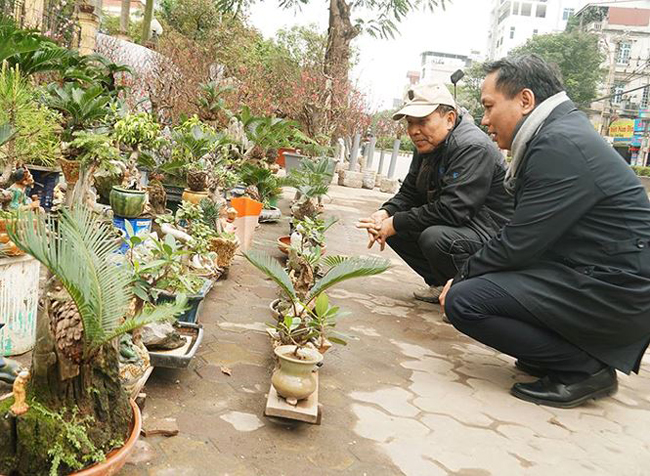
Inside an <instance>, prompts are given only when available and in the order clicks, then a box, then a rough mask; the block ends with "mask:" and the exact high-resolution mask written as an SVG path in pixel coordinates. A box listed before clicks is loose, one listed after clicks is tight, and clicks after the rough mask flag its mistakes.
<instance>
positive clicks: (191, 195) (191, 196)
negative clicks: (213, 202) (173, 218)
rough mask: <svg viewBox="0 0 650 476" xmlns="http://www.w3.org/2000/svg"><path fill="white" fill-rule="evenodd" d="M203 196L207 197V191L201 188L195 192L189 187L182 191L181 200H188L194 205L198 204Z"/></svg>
mask: <svg viewBox="0 0 650 476" xmlns="http://www.w3.org/2000/svg"><path fill="white" fill-rule="evenodd" d="M204 198H208V191H207V190H203V191H201V192H195V191H194V190H190V189H189V188H186V189H185V190H184V191H183V201H184V202H190V203H193V204H195V205H198V204H199V202H200V201H201V200H203V199H204Z"/></svg>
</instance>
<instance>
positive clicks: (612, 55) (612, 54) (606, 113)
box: [600, 40, 618, 136]
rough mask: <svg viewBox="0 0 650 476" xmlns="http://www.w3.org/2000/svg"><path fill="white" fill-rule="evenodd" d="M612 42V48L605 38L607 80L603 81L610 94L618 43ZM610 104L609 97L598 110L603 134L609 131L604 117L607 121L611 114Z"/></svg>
mask: <svg viewBox="0 0 650 476" xmlns="http://www.w3.org/2000/svg"><path fill="white" fill-rule="evenodd" d="M613 43H614V47H613V48H612V46H611V45H610V44H608V43H607V40H605V44H606V45H607V52H608V59H609V69H608V71H607V80H606V81H605V91H607V94H611V92H612V87H613V85H614V75H615V74H616V48H617V45H618V43H617V42H616V41H613ZM611 106H612V99H611V98H610V99H608V100H607V101H605V102H604V103H603V109H602V111H601V112H600V134H601V135H603V136H606V135H608V132H609V131H608V127H609V124H606V123H605V117H607V119H608V121H607V122H609V117H610V116H611Z"/></svg>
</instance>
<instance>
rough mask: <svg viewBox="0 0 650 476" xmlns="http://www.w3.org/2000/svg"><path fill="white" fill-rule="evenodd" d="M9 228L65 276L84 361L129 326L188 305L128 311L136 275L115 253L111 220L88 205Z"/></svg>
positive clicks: (29, 216) (26, 248) (53, 270)
mask: <svg viewBox="0 0 650 476" xmlns="http://www.w3.org/2000/svg"><path fill="white" fill-rule="evenodd" d="M7 231H8V233H9V236H10V238H11V240H12V241H13V242H14V243H16V245H17V246H18V247H19V248H21V249H22V250H24V251H25V252H27V253H28V254H30V255H32V256H33V257H34V258H36V259H37V260H38V261H40V262H41V263H42V264H43V265H44V266H45V267H46V268H47V269H48V270H49V271H50V272H51V273H52V274H53V275H54V276H55V277H56V278H57V279H58V280H59V281H60V283H61V285H62V286H63V287H64V288H65V290H66V291H67V292H68V294H69V295H70V297H71V298H72V301H74V305H75V307H76V308H77V311H78V313H79V316H80V317H81V322H82V325H83V339H82V342H83V354H82V361H87V360H88V359H92V358H93V356H94V355H95V353H96V351H97V349H99V348H100V347H102V346H104V345H105V344H107V343H109V342H110V341H112V340H113V339H114V338H116V337H118V336H120V335H122V334H124V333H125V332H130V331H132V330H134V329H137V328H139V327H141V326H143V325H146V324H149V323H152V322H155V321H159V320H164V319H170V318H172V317H174V315H176V314H178V313H180V312H182V311H183V306H184V304H183V303H180V304H178V305H174V306H158V307H156V308H155V309H153V310H149V311H147V312H144V313H143V314H140V315H138V316H129V317H127V314H128V310H129V305H130V302H131V299H132V298H133V292H132V290H131V289H130V283H131V278H132V277H131V276H129V275H128V273H127V271H126V269H125V268H124V267H118V266H116V265H115V264H114V260H111V259H110V258H111V256H112V255H113V253H114V252H115V251H116V250H117V248H118V243H117V242H116V241H115V240H114V239H111V236H112V233H111V232H110V230H109V229H108V226H107V225H106V224H105V223H104V222H102V221H101V220H100V219H99V218H98V217H96V216H95V215H94V214H93V213H92V212H91V211H90V210H88V209H87V208H85V207H75V208H74V209H72V210H62V211H61V213H60V214H59V217H58V220H57V222H56V223H55V221H54V220H52V219H44V218H42V217H40V216H37V215H33V214H27V215H24V216H22V217H20V218H19V219H18V220H16V221H15V222H14V223H12V224H11V225H10V226H9V227H8V230H7Z"/></svg>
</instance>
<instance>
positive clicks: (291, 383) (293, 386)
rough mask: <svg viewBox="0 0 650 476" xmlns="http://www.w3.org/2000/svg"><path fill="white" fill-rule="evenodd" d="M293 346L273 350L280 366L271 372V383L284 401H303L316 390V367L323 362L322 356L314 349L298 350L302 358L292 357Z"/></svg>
mask: <svg viewBox="0 0 650 476" xmlns="http://www.w3.org/2000/svg"><path fill="white" fill-rule="evenodd" d="M295 349H296V346H295V345H281V346H279V347H276V348H275V349H274V352H275V355H277V356H278V359H279V361H280V366H279V367H278V368H277V369H276V370H275V372H273V377H271V383H272V384H273V387H274V388H275V390H276V391H277V392H278V395H280V396H281V397H284V398H286V399H296V400H304V399H305V398H307V397H309V396H310V395H311V394H312V393H314V391H315V390H316V385H317V382H316V375H315V374H314V370H315V369H316V365H317V364H319V363H320V362H321V361H322V360H323V356H322V354H320V353H319V352H318V351H316V350H314V349H306V348H303V349H300V350H299V351H298V352H299V354H300V355H301V356H302V357H303V358H302V359H299V358H298V357H296V356H295V355H294V351H295Z"/></svg>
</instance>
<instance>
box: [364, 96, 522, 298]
mask: <svg viewBox="0 0 650 476" xmlns="http://www.w3.org/2000/svg"><path fill="white" fill-rule="evenodd" d="M404 117H406V121H407V122H408V134H409V137H410V138H411V140H412V141H413V144H414V145H415V148H416V153H415V154H414V156H413V161H412V162H411V168H410V170H409V173H408V175H407V176H406V179H405V180H404V183H403V184H402V187H401V188H400V190H399V192H398V193H397V194H396V195H395V196H394V197H393V198H391V199H390V200H389V201H387V202H386V203H384V204H383V205H382V206H381V209H380V210H378V211H377V212H375V213H373V214H372V215H371V216H370V217H368V218H364V219H361V220H360V222H359V225H358V227H359V228H365V229H367V230H368V235H369V237H370V242H369V244H368V247H371V246H372V245H373V243H374V242H375V241H377V242H378V243H379V245H380V247H381V249H382V250H383V249H384V246H385V244H386V243H388V245H389V246H390V247H391V248H393V250H395V251H396V252H397V254H399V255H400V257H401V258H402V259H403V260H404V261H406V263H407V264H408V265H409V266H410V267H411V268H412V269H413V270H414V271H415V272H416V273H418V274H419V275H420V276H422V277H423V278H424V281H425V282H426V284H427V286H425V287H424V288H423V289H421V290H419V291H417V292H416V293H414V296H415V297H416V298H417V299H420V300H422V301H427V302H433V303H437V302H438V297H439V296H440V293H441V291H442V288H443V286H444V284H445V283H446V282H447V280H448V279H450V278H452V277H453V276H455V275H456V274H457V273H458V271H459V269H461V268H462V267H463V265H464V263H465V261H466V260H467V259H468V258H469V256H471V255H472V254H473V253H475V252H476V251H478V250H479V249H480V248H481V247H482V246H483V244H484V243H486V242H487V241H489V240H490V238H492V237H493V236H494V235H495V234H496V233H497V232H498V231H499V229H500V228H501V227H502V226H504V225H505V223H506V222H507V221H508V219H509V218H510V215H511V214H512V210H513V200H512V197H511V196H510V195H509V194H508V193H506V191H505V189H504V186H503V179H504V176H505V170H506V165H505V161H504V160H503V157H502V155H501V154H500V153H499V150H498V149H497V148H496V147H495V146H494V144H493V143H492V141H491V140H490V138H489V137H488V136H487V135H485V134H484V133H483V132H482V131H481V130H480V129H479V128H478V127H476V125H475V124H474V122H473V121H472V119H471V118H470V117H469V116H468V115H467V116H463V115H460V114H459V113H458V111H457V109H456V104H455V101H454V98H453V97H452V95H451V94H450V93H449V91H448V90H447V88H446V87H445V86H444V85H442V84H424V85H418V86H415V87H413V88H412V89H410V90H409V91H408V101H407V102H406V104H405V105H404V107H402V109H400V110H399V111H398V112H397V113H395V115H393V119H394V120H400V119H402V118H404Z"/></svg>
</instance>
